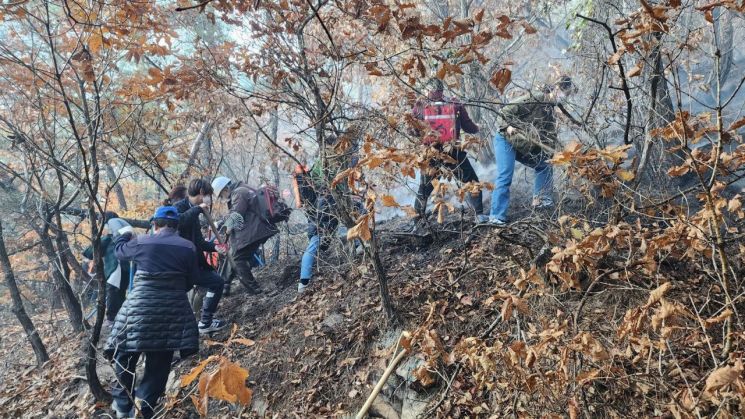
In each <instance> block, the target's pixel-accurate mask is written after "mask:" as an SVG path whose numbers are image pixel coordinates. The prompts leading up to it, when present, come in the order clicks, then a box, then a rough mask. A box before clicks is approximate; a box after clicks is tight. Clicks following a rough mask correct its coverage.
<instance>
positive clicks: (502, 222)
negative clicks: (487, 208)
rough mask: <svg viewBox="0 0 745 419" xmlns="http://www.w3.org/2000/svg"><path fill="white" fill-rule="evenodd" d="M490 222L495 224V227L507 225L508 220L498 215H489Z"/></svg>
mask: <svg viewBox="0 0 745 419" xmlns="http://www.w3.org/2000/svg"><path fill="white" fill-rule="evenodd" d="M489 224H491V225H493V226H494V227H506V226H507V221H505V220H500V219H499V218H497V217H492V216H489Z"/></svg>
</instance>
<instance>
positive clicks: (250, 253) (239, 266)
mask: <svg viewBox="0 0 745 419" xmlns="http://www.w3.org/2000/svg"><path fill="white" fill-rule="evenodd" d="M262 244H263V242H258V243H252V244H250V245H248V246H246V247H244V248H242V249H238V250H236V251H234V252H233V255H232V256H233V267H234V268H235V273H236V275H237V276H238V280H239V281H241V284H243V286H244V287H246V290H248V292H249V293H251V294H258V293H260V292H261V287H260V286H259V284H258V282H256V278H254V275H253V273H252V272H251V266H252V265H251V264H252V260H253V259H254V253H256V251H257V250H258V249H259V247H260V246H261V245H262Z"/></svg>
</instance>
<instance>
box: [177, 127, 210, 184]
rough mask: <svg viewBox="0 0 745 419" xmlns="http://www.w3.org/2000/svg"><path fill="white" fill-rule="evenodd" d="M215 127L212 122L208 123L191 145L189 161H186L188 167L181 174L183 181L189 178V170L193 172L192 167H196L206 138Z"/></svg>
mask: <svg viewBox="0 0 745 419" xmlns="http://www.w3.org/2000/svg"><path fill="white" fill-rule="evenodd" d="M214 125H215V123H214V122H212V121H207V122H205V123H204V124H202V128H201V129H200V130H199V135H197V138H196V139H195V140H194V143H193V144H192V145H191V151H189V160H187V161H186V167H185V168H184V171H183V172H181V176H180V177H181V179H186V177H187V176H189V170H191V167H192V166H194V162H195V161H196V159H197V154H199V150H200V149H201V148H202V143H203V142H204V140H205V138H207V137H208V136H209V135H210V131H211V130H212V127H213V126H214Z"/></svg>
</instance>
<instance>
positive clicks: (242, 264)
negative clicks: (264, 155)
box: [212, 176, 289, 295]
mask: <svg viewBox="0 0 745 419" xmlns="http://www.w3.org/2000/svg"><path fill="white" fill-rule="evenodd" d="M212 188H213V189H214V191H215V194H216V195H217V197H218V198H219V199H224V200H226V201H227V204H228V209H229V210H230V213H229V214H228V216H227V217H226V218H225V224H224V227H225V230H226V231H227V233H228V237H229V238H228V244H229V245H230V254H231V256H232V258H233V267H234V268H235V273H236V275H238V279H239V280H240V282H241V284H243V286H244V287H246V290H247V291H248V293H249V294H252V295H258V294H261V293H262V292H263V290H262V288H261V287H260V286H259V284H258V282H256V278H254V276H253V273H252V272H251V264H252V259H253V258H254V254H255V253H256V250H258V248H259V247H260V246H261V245H262V244H264V242H266V241H267V240H268V239H269V238H270V237H272V236H274V235H275V234H277V233H278V232H279V229H278V228H277V226H276V225H275V223H276V222H280V221H282V219H284V220H285V221H286V220H287V218H289V211H288V208H287V207H286V205H284V202H279V201H278V199H279V198H278V196H276V195H275V194H274V192H273V188H271V187H262V188H259V189H253V188H250V187H248V186H247V185H245V184H243V182H233V181H232V180H231V179H229V178H227V177H224V176H218V177H216V178H215V179H214V180H213V181H212Z"/></svg>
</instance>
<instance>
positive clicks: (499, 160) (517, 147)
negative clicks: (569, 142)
mask: <svg viewBox="0 0 745 419" xmlns="http://www.w3.org/2000/svg"><path fill="white" fill-rule="evenodd" d="M573 87H574V85H573V83H572V79H571V78H570V77H568V76H563V77H561V78H560V79H559V80H558V81H557V82H556V83H554V84H552V85H548V86H544V88H543V89H542V91H541V92H540V93H535V94H529V95H525V96H522V97H520V98H518V99H517V100H515V102H514V103H512V104H510V105H507V106H505V107H504V108H503V109H502V112H501V114H502V118H503V121H504V128H503V130H502V131H500V132H497V133H496V134H495V136H494V140H493V145H494V156H495V159H496V164H497V175H496V178H495V180H494V191H493V192H492V202H491V211H490V213H489V222H490V223H491V224H494V225H497V226H504V225H506V223H507V220H508V219H507V210H508V208H509V203H510V186H511V185H512V176H513V174H514V172H515V162H516V161H517V162H520V163H521V164H523V165H525V166H528V167H530V168H532V169H533V170H534V171H535V182H534V186H533V203H532V204H533V207H534V208H535V209H547V208H551V207H553V205H554V201H553V197H552V193H553V168H552V167H551V164H550V163H548V162H547V160H548V159H550V158H551V156H552V155H553V153H554V150H556V148H557V147H558V135H557V132H556V116H555V115H554V108H555V107H557V106H558V107H559V109H561V110H562V112H564V113H565V114H566V115H568V116H569V117H570V118H571V120H572V121H574V118H572V117H571V115H569V113H568V112H567V111H566V110H565V109H564V108H563V106H562V105H561V98H562V97H564V96H568V95H569V94H571V92H572V90H573ZM574 122H576V121H574Z"/></svg>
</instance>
